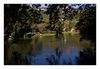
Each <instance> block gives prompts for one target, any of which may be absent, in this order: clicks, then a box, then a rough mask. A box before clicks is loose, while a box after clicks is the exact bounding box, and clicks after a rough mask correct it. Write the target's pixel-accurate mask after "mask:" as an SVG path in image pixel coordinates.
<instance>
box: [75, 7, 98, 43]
mask: <svg viewBox="0 0 100 69" xmlns="http://www.w3.org/2000/svg"><path fill="white" fill-rule="evenodd" d="M76 27H77V29H79V30H80V34H81V36H82V38H85V39H89V40H91V41H93V42H95V41H96V10H95V8H90V9H86V10H84V11H83V12H82V13H81V14H80V18H79V22H78V23H77V25H76Z"/></svg>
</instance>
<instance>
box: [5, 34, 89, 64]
mask: <svg viewBox="0 0 100 69" xmlns="http://www.w3.org/2000/svg"><path fill="white" fill-rule="evenodd" d="M90 46H91V43H90V42H89V41H86V40H84V41H82V42H80V39H79V35H64V38H62V39H57V38H55V37H54V36H40V37H34V38H33V39H22V40H19V41H17V42H16V43H13V42H9V48H8V56H6V57H7V61H6V62H7V63H6V64H15V65H16V64H19V65H20V64H22V65H23V64H33V65H49V64H50V65H59V64H60V65H66V64H67V65H71V64H78V59H80V51H83V50H84V49H87V48H90Z"/></svg>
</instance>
